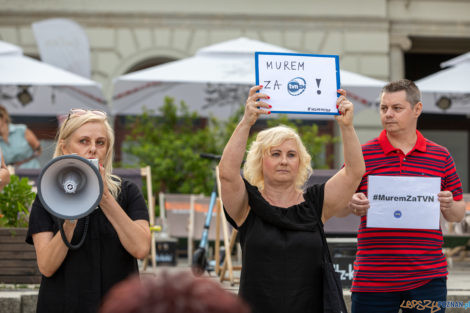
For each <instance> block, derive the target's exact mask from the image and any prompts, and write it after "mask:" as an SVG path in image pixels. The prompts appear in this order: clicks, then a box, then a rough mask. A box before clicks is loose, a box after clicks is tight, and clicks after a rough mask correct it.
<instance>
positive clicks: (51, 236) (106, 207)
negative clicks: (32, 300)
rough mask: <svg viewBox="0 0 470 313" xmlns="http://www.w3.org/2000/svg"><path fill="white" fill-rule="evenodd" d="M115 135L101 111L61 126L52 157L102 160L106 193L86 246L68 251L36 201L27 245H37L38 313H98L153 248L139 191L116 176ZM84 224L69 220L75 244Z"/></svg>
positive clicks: (75, 115)
mask: <svg viewBox="0 0 470 313" xmlns="http://www.w3.org/2000/svg"><path fill="white" fill-rule="evenodd" d="M113 145H114V133H113V130H112V128H111V127H110V125H109V123H108V121H107V117H106V114H105V113H104V112H101V111H88V110H81V109H74V110H71V111H70V113H69V115H68V118H67V120H66V121H65V122H64V123H63V125H62V126H61V127H60V129H59V132H58V135H57V144H56V150H55V153H54V157H57V156H61V155H66V154H77V155H79V156H81V157H84V158H87V159H95V158H96V159H98V160H99V163H100V172H101V175H102V178H103V185H104V188H103V190H104V192H103V197H102V199H101V202H100V204H99V207H98V209H97V210H95V211H94V212H93V213H91V214H90V215H89V225H88V233H87V235H86V237H85V242H84V244H83V246H81V247H80V248H79V249H77V250H69V249H68V248H67V246H66V245H65V244H64V242H63V240H62V238H61V236H60V233H59V232H58V221H57V220H56V219H55V218H54V217H53V216H52V215H50V214H49V213H48V212H47V211H46V210H45V209H44V207H43V205H42V204H41V201H39V199H38V197H36V200H35V201H34V203H33V207H32V209H31V215H30V221H29V229H28V235H27V238H26V242H28V243H30V244H34V247H35V250H36V256H37V262H38V267H39V271H40V272H41V273H42V275H43V277H42V281H41V287H40V289H39V296H38V304H37V312H38V313H41V312H47V313H51V312H80V313H85V312H97V310H98V308H99V304H100V302H101V299H102V297H103V296H104V295H105V294H106V292H107V291H108V290H109V289H110V288H111V287H112V286H113V285H114V284H116V283H117V282H119V281H121V280H123V279H125V278H126V277H128V276H129V275H130V274H134V273H137V272H138V267H137V260H136V258H143V257H145V256H147V254H148V251H149V248H150V229H149V223H148V219H149V216H148V211H147V206H146V204H145V201H144V198H143V196H142V194H141V193H140V191H139V189H138V187H137V186H136V185H135V184H133V183H131V182H129V181H126V180H121V179H120V178H118V177H116V176H114V175H112V174H111V173H112V160H113ZM84 224H85V223H84V219H80V220H78V221H65V222H64V223H63V228H64V231H65V234H66V236H67V238H68V240H69V241H71V242H72V244H76V242H77V240H79V239H80V238H81V237H82V234H83V231H84V227H85V226H84Z"/></svg>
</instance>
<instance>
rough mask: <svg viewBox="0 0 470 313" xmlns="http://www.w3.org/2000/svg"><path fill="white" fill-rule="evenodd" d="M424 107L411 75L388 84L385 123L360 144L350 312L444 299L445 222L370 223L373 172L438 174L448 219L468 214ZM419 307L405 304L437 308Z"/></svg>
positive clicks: (456, 178) (382, 103) (382, 106)
mask: <svg viewBox="0 0 470 313" xmlns="http://www.w3.org/2000/svg"><path fill="white" fill-rule="evenodd" d="M422 110H423V104H422V103H421V93H420V91H419V89H418V87H417V86H416V85H415V84H414V83H413V82H412V81H410V80H407V79H402V80H398V81H394V82H391V83H389V84H387V85H386V86H385V87H384V88H383V89H382V92H381V100H380V119H381V122H382V125H383V128H384V129H383V130H382V132H381V133H380V134H379V136H378V137H377V138H375V139H372V140H371V141H369V142H367V143H366V144H364V145H363V146H362V150H363V153H364V159H365V163H366V173H365V175H364V177H363V179H362V182H361V184H360V185H359V188H358V190H357V193H356V194H354V196H353V197H352V199H351V201H350V203H349V211H348V212H346V214H349V213H353V214H355V215H357V216H361V223H360V225H359V230H358V235H357V255H356V260H355V262H354V278H353V284H352V288H351V291H352V297H351V298H352V312H353V313H368V312H382V313H388V312H390V313H391V312H398V310H399V308H400V306H401V304H402V303H403V301H408V300H409V301H430V302H432V303H433V305H435V304H436V302H437V301H445V300H446V296H447V285H446V284H447V282H446V279H447V261H446V257H445V256H444V254H443V253H442V244H443V236H442V230H441V229H411V228H374V227H367V211H368V209H369V207H370V203H369V199H368V198H367V187H368V176H369V175H384V176H419V177H439V178H440V179H441V186H440V187H441V189H440V190H441V192H439V194H437V198H438V201H439V203H440V211H441V213H442V215H443V216H444V218H445V219H446V220H447V221H449V222H458V221H461V220H462V219H463V217H464V215H465V203H464V201H463V200H462V198H463V195H462V185H461V183H460V179H459V176H458V175H457V172H456V169H455V164H454V160H453V159H452V156H451V155H450V153H449V151H448V150H447V149H446V148H445V147H443V146H440V145H438V144H436V143H434V142H432V141H431V140H428V139H426V138H425V137H424V136H423V135H422V134H421V133H420V132H419V131H418V130H417V123H418V118H419V116H420V115H421V113H422ZM421 309H424V308H421ZM421 309H419V307H415V308H411V309H408V308H403V312H437V311H433V309H431V308H428V309H426V310H421ZM444 311H445V308H441V309H440V310H439V312H444Z"/></svg>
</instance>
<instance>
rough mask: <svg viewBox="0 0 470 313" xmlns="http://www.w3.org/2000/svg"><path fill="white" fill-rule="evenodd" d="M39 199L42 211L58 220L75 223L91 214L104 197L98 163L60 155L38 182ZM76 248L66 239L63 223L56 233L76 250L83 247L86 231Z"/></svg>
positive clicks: (60, 223) (72, 155)
mask: <svg viewBox="0 0 470 313" xmlns="http://www.w3.org/2000/svg"><path fill="white" fill-rule="evenodd" d="M37 187H38V196H39V200H40V201H41V203H42V205H43V206H44V208H45V209H46V210H47V211H48V212H49V213H51V214H52V215H54V216H56V217H57V218H59V219H61V220H76V219H79V218H82V217H85V216H88V215H89V214H91V213H92V212H93V211H94V210H95V209H96V208H97V207H98V204H99V203H100V201H101V197H102V196H103V180H102V178H101V174H100V171H99V170H98V160H96V159H95V160H88V159H85V158H82V157H80V156H78V155H75V154H71V155H63V156H59V157H56V158H54V159H52V160H51V161H49V163H47V164H46V165H45V166H44V168H43V169H42V171H41V174H40V175H39V179H38V182H37ZM85 227H86V228H85V231H84V234H83V237H82V240H81V241H80V243H79V244H78V245H77V246H72V245H70V243H69V242H68V240H67V239H66V237H65V234H64V232H63V229H62V222H60V220H59V229H60V232H61V235H62V239H63V240H64V242H65V244H66V245H67V246H68V247H69V248H71V249H77V248H78V247H80V246H81V244H82V243H83V240H84V238H85V235H86V231H87V228H88V217H87V219H86V221H85Z"/></svg>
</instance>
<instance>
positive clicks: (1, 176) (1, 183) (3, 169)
mask: <svg viewBox="0 0 470 313" xmlns="http://www.w3.org/2000/svg"><path fill="white" fill-rule="evenodd" d="M0 160H1V161H0V191H2V190H3V187H5V186H6V185H8V184H9V183H10V171H9V170H8V168H7V165H6V164H5V160H4V159H3V154H2V149H0Z"/></svg>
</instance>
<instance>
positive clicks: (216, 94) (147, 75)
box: [112, 38, 385, 119]
mask: <svg viewBox="0 0 470 313" xmlns="http://www.w3.org/2000/svg"><path fill="white" fill-rule="evenodd" d="M256 51H269V52H288V53H292V52H295V51H292V50H288V49H285V48H282V47H278V46H275V45H271V44H268V43H265V42H261V41H257V40H252V39H247V38H238V39H234V40H229V41H226V42H222V43H218V44H215V45H211V46H208V47H205V48H202V49H200V50H198V51H197V53H196V54H195V55H194V56H193V57H189V58H186V59H182V60H178V61H174V62H170V63H165V64H162V65H158V66H154V67H151V68H148V69H144V70H141V71H137V72H133V73H130V74H127V75H123V76H120V77H118V78H117V79H116V80H115V84H114V95H113V107H112V111H113V112H114V113H115V114H118V115H135V114H141V113H142V109H143V108H144V107H146V108H147V109H152V110H156V109H158V108H159V107H161V106H162V105H163V103H164V97H165V96H171V97H174V98H175V100H176V101H177V102H179V101H185V102H186V103H187V104H188V105H189V106H190V109H191V110H195V111H198V112H199V114H200V115H201V116H208V115H210V114H213V115H214V116H216V117H218V118H222V119H224V118H227V117H228V116H230V115H231V114H232V113H233V112H234V111H236V110H237V109H238V108H239V106H240V104H242V103H244V101H245V99H246V96H247V92H248V88H249V87H250V86H252V85H254V84H255V64H254V53H255V52H256ZM340 75H341V85H342V87H343V88H345V89H347V90H348V91H349V95H350V97H351V98H352V99H353V100H356V102H358V103H363V104H365V105H370V104H371V103H372V102H374V101H375V99H376V98H377V97H378V95H379V91H380V88H382V86H384V85H385V82H383V81H380V80H376V79H372V78H369V77H365V76H362V75H359V74H355V73H351V72H348V71H344V70H341V74H340ZM296 117H297V118H299V117H302V118H306V117H309V118H319V117H320V116H319V115H314V116H313V115H312V116H310V115H307V116H299V115H296ZM330 118H331V117H330Z"/></svg>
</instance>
